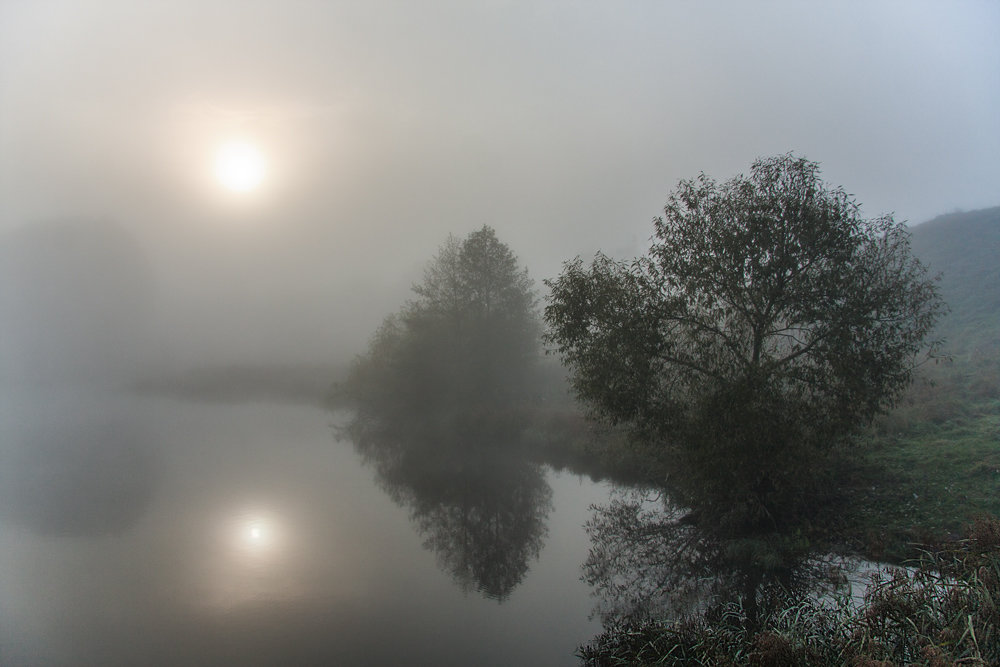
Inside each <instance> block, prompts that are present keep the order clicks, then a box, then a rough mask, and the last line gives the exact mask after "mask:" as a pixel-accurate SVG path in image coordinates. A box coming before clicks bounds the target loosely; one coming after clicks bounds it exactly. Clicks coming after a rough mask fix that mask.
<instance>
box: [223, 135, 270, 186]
mask: <svg viewBox="0 0 1000 667" xmlns="http://www.w3.org/2000/svg"><path fill="white" fill-rule="evenodd" d="M214 171H215V177H216V178H217V179H218V181H219V183H220V184H222V186H223V187H225V188H227V189H229V190H232V191H234V192H248V191H250V190H255V189H256V188H257V187H258V186H259V185H260V184H261V183H262V182H263V180H264V176H265V174H266V173H267V162H266V161H265V159H264V155H263V154H262V153H261V152H260V150H259V149H258V148H257V147H256V146H254V145H253V144H252V143H249V142H246V141H231V142H229V143H227V144H224V145H223V146H221V147H220V148H219V149H218V151H216V154H215V163H214Z"/></svg>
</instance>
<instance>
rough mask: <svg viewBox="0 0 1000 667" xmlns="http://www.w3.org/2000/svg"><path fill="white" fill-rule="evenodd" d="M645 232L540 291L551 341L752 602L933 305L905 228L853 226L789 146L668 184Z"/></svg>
mask: <svg viewBox="0 0 1000 667" xmlns="http://www.w3.org/2000/svg"><path fill="white" fill-rule="evenodd" d="M654 230H655V234H654V237H653V243H652V246H651V248H650V250H649V253H648V255H647V256H645V257H641V258H639V259H637V260H635V261H633V262H631V263H625V262H620V261H615V260H612V259H610V258H608V257H606V256H604V255H601V254H599V255H598V256H597V257H596V258H595V260H594V262H593V263H592V264H591V265H590V266H589V267H586V266H584V264H583V262H582V261H581V260H580V259H579V258H577V259H575V260H573V261H570V262H568V263H567V264H566V265H565V266H564V270H563V273H562V274H561V275H560V276H559V277H558V278H557V279H555V280H553V281H548V282H547V283H546V284H547V285H548V286H549V288H550V289H551V295H550V302H549V304H548V306H547V307H546V309H545V319H546V321H547V323H548V325H549V327H550V330H549V333H548V341H549V342H551V343H554V344H555V345H556V346H557V347H558V350H559V352H560V353H561V355H562V356H563V358H564V360H565V362H566V363H567V364H568V366H569V367H570V370H571V373H572V376H573V379H572V382H573V387H574V389H575V391H576V392H577V394H578V396H579V397H580V398H581V399H583V400H584V401H585V402H586V403H587V405H588V406H589V407H590V408H591V409H592V412H593V413H594V414H595V415H596V416H597V417H599V418H602V419H604V420H606V421H608V422H611V423H613V424H618V425H622V426H624V427H626V428H627V429H628V430H629V431H630V432H631V433H632V435H633V436H634V438H635V440H636V441H637V442H639V443H641V444H643V445H644V446H646V447H647V448H648V449H649V451H651V452H653V453H654V454H655V456H656V457H657V459H658V460H659V461H660V462H662V464H663V467H664V469H665V470H667V472H668V475H669V476H668V478H667V480H666V484H667V486H668V489H669V491H670V493H671V496H672V499H673V501H674V502H676V503H678V504H680V505H681V506H683V507H686V508H688V510H689V512H688V513H687V514H686V515H685V516H684V519H683V520H684V521H685V522H687V523H689V524H692V525H697V526H698V527H699V529H700V532H701V534H702V535H704V536H707V537H708V538H710V539H715V540H718V541H719V542H720V543H722V544H724V547H725V548H724V549H723V551H722V552H723V553H724V554H726V558H727V560H728V562H729V563H730V564H731V565H732V566H733V567H734V568H737V569H738V570H739V571H740V572H742V573H743V574H744V575H745V576H744V580H745V583H746V588H745V592H744V597H745V602H747V603H748V604H751V605H753V604H755V601H756V591H757V589H758V588H759V585H760V583H761V578H762V577H766V576H771V575H774V576H778V575H781V574H782V573H785V574H787V573H788V571H789V570H790V568H792V567H793V566H794V565H795V564H796V563H799V562H801V559H802V558H803V556H804V554H806V553H808V551H809V550H810V548H811V545H810V542H809V539H810V538H814V537H815V536H816V535H817V534H818V533H819V532H821V531H817V530H816V528H817V522H818V521H820V520H821V516H822V515H821V510H822V509H824V508H829V507H831V506H830V505H829V504H826V503H825V501H826V500H828V499H829V498H828V496H829V495H830V492H831V491H833V489H831V488H830V485H831V483H832V482H833V477H834V475H835V474H836V473H837V472H838V470H837V467H836V466H835V462H836V454H837V453H838V452H840V451H841V449H842V447H843V446H844V445H845V444H846V443H849V442H850V441H851V439H852V436H854V435H856V434H857V433H858V432H859V429H861V428H863V427H864V426H866V425H867V424H868V423H869V422H870V421H871V419H872V418H873V417H874V416H875V415H876V414H878V413H880V412H883V411H885V410H886V409H887V408H889V407H890V406H891V405H892V404H893V402H894V401H895V400H896V398H897V397H898V396H899V395H900V392H901V391H902V390H903V389H904V388H905V387H906V386H907V384H908V383H909V382H910V380H911V378H912V376H913V372H914V368H915V364H916V362H917V359H918V355H919V354H920V353H921V352H922V351H924V350H925V349H928V347H927V346H926V345H925V338H926V336H927V334H928V332H929V331H930V330H931V328H932V327H933V325H934V323H935V321H936V319H937V318H938V316H939V315H940V314H941V313H942V310H943V308H944V306H943V303H942V301H941V300H940V298H939V296H938V294H937V290H936V287H935V283H934V281H933V280H931V279H929V278H928V277H927V274H926V270H925V268H924V267H923V266H922V265H921V264H920V263H919V262H918V261H917V260H916V259H914V258H913V256H912V255H911V253H910V247H909V233H908V232H907V229H906V227H905V225H903V224H901V223H896V222H894V220H893V219H892V217H891V216H883V217H879V218H875V219H863V218H862V217H861V215H860V211H859V207H858V205H857V204H856V203H855V201H854V200H853V199H852V197H851V196H850V195H848V194H846V193H845V192H844V190H843V189H842V188H830V187H828V186H826V185H825V184H824V183H823V182H822V181H821V179H820V177H819V166H818V165H817V164H816V163H814V162H810V161H808V160H805V159H802V158H798V157H795V156H792V155H783V156H778V157H772V158H768V159H759V160H757V161H756V162H754V164H753V165H752V167H751V169H750V174H749V176H742V175H741V176H738V177H736V178H733V179H731V180H729V181H727V182H725V183H721V184H720V183H717V182H716V181H714V180H712V179H711V178H709V177H707V176H705V175H701V176H700V177H698V178H697V179H694V180H685V181H681V182H680V184H679V185H678V187H677V189H676V191H675V192H674V193H673V194H672V195H671V196H670V198H669V200H668V202H667V204H666V206H665V208H664V215H663V216H662V217H659V218H656V219H655V220H654ZM933 347H934V346H933V345H931V346H930V348H933ZM821 502H822V504H820V503H821Z"/></svg>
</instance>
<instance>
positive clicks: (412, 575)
mask: <svg viewBox="0 0 1000 667" xmlns="http://www.w3.org/2000/svg"><path fill="white" fill-rule="evenodd" d="M998 28H1000V5H998V4H997V3H995V2H987V1H985V0H984V1H982V2H971V1H970V2H950V3H936V2H911V1H899V2H883V1H876V2H864V3H862V2H840V3H827V4H824V5H820V4H818V3H802V2H793V1H787V2H778V1H775V2H757V3H743V2H735V1H732V2H714V3H693V2H679V1H678V2H671V1H666V0H655V1H654V0H634V1H631V2H564V1H562V0H559V1H555V2H544V3H539V2H527V1H521V0H510V1H505V0H489V1H488V2H457V1H456V2H451V1H444V0H434V1H433V2H420V3H415V2H403V1H400V0H377V1H374V2H364V3H347V2H318V1H316V2H313V1H306V0H286V1H285V2H280V3H279V2H265V1H263V0H229V1H225V0H199V1H198V2H194V1H193V0H174V1H173V2H162V3H136V2H131V1H128V0H95V1H93V2H79V1H77V0H6V1H5V2H3V3H0V662H2V663H5V664H7V663H9V664H67V665H72V664H137V663H143V664H184V663H196V662H203V663H204V662H207V663H216V664H226V663H240V664H251V663H253V664H280V663H282V662H284V663H285V664H291V663H299V664H309V663H312V664H327V663H330V662H331V661H335V660H340V661H343V662H344V664H362V663H367V664H400V663H402V662H404V661H405V662H407V663H408V664H421V663H423V664H448V663H451V664H491V663H492V664H530V663H532V662H533V661H539V660H540V661H541V663H540V664H560V663H563V664H571V663H572V662H573V660H574V659H573V656H572V651H573V648H574V647H575V646H577V645H579V644H580V643H582V642H585V641H587V640H588V639H589V638H590V637H592V636H593V635H594V634H595V633H596V632H597V631H598V625H597V623H596V621H594V619H592V618H588V616H587V610H588V608H589V607H590V594H589V591H588V590H587V588H586V586H585V585H584V584H582V583H581V582H580V581H579V564H580V563H581V562H582V561H583V555H584V553H585V552H586V548H587V538H586V535H585V534H584V532H583V530H582V524H583V522H584V521H585V520H586V519H587V512H588V510H587V508H588V507H589V506H590V505H591V503H600V502H602V501H604V500H606V499H607V497H608V493H609V485H608V484H606V483H603V482H597V481H593V480H590V479H584V478H578V477H575V476H573V475H570V474H568V473H565V472H557V471H555V470H553V469H552V468H551V467H546V466H543V465H541V464H539V463H538V462H537V461H532V462H530V463H529V462H527V461H524V460H517V461H509V460H507V459H506V458H504V457H503V456H498V455H497V453H496V452H493V451H489V452H488V454H484V451H485V450H482V449H478V447H480V445H483V443H480V442H467V441H466V440H465V439H463V438H462V436H456V437H455V438H454V440H455V441H454V442H451V441H450V440H449V442H448V443H447V447H446V446H445V445H444V444H443V443H442V442H439V441H437V440H434V438H428V439H427V441H426V442H425V441H418V440H416V439H415V440H414V442H403V443H402V444H401V443H400V442H398V441H395V440H391V439H390V440H389V441H388V442H377V443H375V444H371V443H368V444H365V443H362V442H353V443H351V442H341V443H337V442H335V439H334V436H333V431H332V429H331V428H330V427H331V422H336V421H337V420H338V419H340V418H343V415H342V414H340V415H337V414H335V415H333V416H331V415H330V414H329V413H328V412H325V411H322V410H320V409H317V408H318V407H319V406H318V405H316V404H317V403H319V402H321V401H322V399H323V396H324V394H325V392H326V390H327V388H328V386H329V384H330V383H332V382H333V381H335V380H337V379H339V377H340V375H339V374H340V373H342V371H343V369H344V368H345V367H346V364H347V363H348V362H349V361H350V360H351V359H352V358H353V357H354V356H355V355H357V354H360V353H362V352H363V351H364V350H365V346H366V344H367V341H368V340H369V338H370V337H371V336H372V334H373V333H374V332H375V330H376V328H377V327H378V325H379V323H380V322H381V321H382V319H383V318H384V317H385V316H386V315H387V314H389V313H392V312H394V311H396V310H397V309H398V308H399V307H400V306H401V305H402V304H403V303H405V302H406V300H407V299H409V298H411V297H412V293H411V287H412V285H413V284H414V283H416V282H418V281H420V280H421V278H422V276H423V271H424V269H425V267H426V266H427V264H428V262H429V261H431V260H432V258H433V257H434V256H435V253H436V252H437V249H438V248H439V247H440V246H441V244H442V243H443V242H445V240H446V239H447V238H448V236H449V235H450V234H451V235H455V236H456V237H458V238H461V237H464V236H466V235H467V234H469V233H470V232H472V231H474V230H479V229H481V228H483V226H484V225H488V226H490V227H492V228H493V229H495V231H496V235H497V237H498V238H499V239H500V240H501V241H502V242H503V243H505V244H507V245H508V246H509V247H510V248H511V249H512V250H513V252H514V253H515V254H516V255H517V256H518V259H519V261H520V263H521V265H523V266H525V267H527V269H528V271H529V273H530V275H531V277H532V278H533V279H534V280H535V284H536V286H537V287H538V289H539V296H540V297H541V298H542V299H544V284H543V281H544V280H545V279H547V278H552V277H555V276H556V275H557V274H558V272H559V271H560V267H561V266H562V263H563V262H564V261H566V260H569V259H571V258H573V257H574V256H577V255H582V256H585V257H587V256H590V255H592V254H593V253H594V252H596V251H598V250H600V251H603V252H605V253H607V254H608V255H611V256H613V257H621V258H625V257H632V256H635V255H637V254H640V253H642V252H643V251H644V250H645V248H646V244H647V241H648V239H649V237H650V235H651V233H652V228H651V225H650V221H651V219H652V218H653V217H654V216H656V215H658V213H659V212H660V211H661V209H662V206H663V204H664V203H665V201H666V199H667V197H668V195H669V193H670V192H671V191H672V190H673V188H674V186H675V185H676V183H677V181H678V180H679V179H683V178H692V177H695V176H697V175H698V174H699V173H702V172H704V173H707V174H709V175H711V176H714V177H716V178H718V179H720V180H722V179H727V178H729V177H731V176H734V175H736V174H737V173H740V172H741V171H745V170H747V169H748V168H749V165H750V164H751V162H752V161H753V160H754V159H755V158H757V157H760V156H768V155H776V154H783V153H788V152H795V153H796V154H798V155H802V156H805V157H807V158H809V159H811V160H816V161H818V162H820V163H821V165H822V169H823V176H824V178H825V179H826V180H827V181H828V182H830V183H832V184H834V185H843V186H844V187H845V188H846V189H847V190H848V191H849V192H851V193H853V194H854V195H855V196H856V197H857V200H858V201H859V202H860V203H861V204H862V206H863V211H864V213H865V214H867V215H870V216H877V215H881V214H884V213H890V212H894V213H895V215H896V218H897V219H899V220H907V221H910V222H911V223H919V222H922V221H925V220H928V219H930V218H932V217H933V216H935V215H938V214H942V213H947V212H950V211H954V210H957V209H966V210H968V209H976V208H982V207H987V206H994V205H996V204H997V203H998V201H997V199H998V194H997V187H996V186H997V183H1000V161H998V160H997V155H1000V123H998V122H997V118H1000V41H998V40H997V39H996V35H997V31H998ZM234 140H238V141H242V142H246V143H247V144H249V145H250V146H252V147H253V148H254V149H255V150H257V151H259V152H260V154H261V156H262V158H263V167H262V172H261V173H260V174H255V173H251V174H247V173H238V174H236V175H235V176H234V175H232V174H230V175H229V176H232V177H233V178H235V185H236V187H232V185H233V181H232V179H230V187H228V188H227V187H225V184H224V183H220V178H219V175H218V174H217V173H215V172H214V170H216V169H217V165H216V164H215V162H214V160H215V156H216V154H217V151H218V150H219V148H220V147H221V146H223V145H224V144H225V143H226V142H230V141H234ZM237 168H238V169H245V168H246V167H245V165H244V166H238V167H237ZM258 176H259V183H257V182H256V179H257V178H258ZM222 180H223V181H226V180H227V179H226V178H223V179H222ZM251 181H252V182H251ZM244 184H246V185H245V187H244ZM220 379H221V381H222V382H223V384H226V383H228V384H227V385H226V386H220V385H219V384H218V383H219V382H220ZM220 397H221V398H225V399H226V400H224V401H218V400H217V399H219V398H220ZM274 398H280V399H281V401H274V400H272V399H274ZM191 399H196V400H191ZM205 399H212V401H209V400H205ZM289 399H294V400H289ZM298 399H304V400H298ZM307 403H312V405H307ZM470 451H471V452H472V454H471V457H470V458H468V459H467V458H466V457H467V456H470V455H469V452H470ZM401 452H402V453H401ZM458 452H461V454H459V453H458ZM500 603H502V605H501V604H500ZM385 628H392V632H393V633H394V634H391V635H390V634H388V633H387V632H384V631H383V630H384V629H385ZM333 629H335V631H334V630H333ZM387 637H389V638H390V639H387ZM417 646H419V649H415V648H414V647H417Z"/></svg>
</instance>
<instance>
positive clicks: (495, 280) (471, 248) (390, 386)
mask: <svg viewBox="0 0 1000 667" xmlns="http://www.w3.org/2000/svg"><path fill="white" fill-rule="evenodd" d="M413 291H414V293H415V294H416V298H415V299H413V300H412V301H410V302H409V303H407V304H406V305H405V306H404V307H403V308H402V309H401V310H400V311H399V312H398V313H396V314H394V315H391V316H389V317H387V318H386V319H385V321H384V322H383V323H382V326H381V327H380V328H379V330H378V331H377V332H376V333H375V335H374V337H373V338H372V340H371V342H370V344H369V349H368V352H367V354H366V355H364V356H363V357H361V358H359V359H358V360H357V362H356V363H355V364H354V366H353V368H352V370H351V372H350V374H349V377H348V378H347V380H346V381H345V382H344V383H343V384H342V385H340V386H339V387H338V388H337V395H338V397H339V398H340V399H341V400H347V401H350V402H351V403H352V404H353V405H354V407H356V409H357V410H358V414H359V417H361V418H371V417H390V416H391V417H392V418H393V419H397V420H398V419H400V418H401V417H404V416H410V417H413V418H414V419H419V420H420V421H421V422H423V423H431V422H433V421H434V420H435V419H440V420H442V421H443V422H445V423H452V424H454V422H456V421H463V420H465V421H470V420H479V419H482V418H484V416H487V415H490V414H493V415H501V414H503V413H504V412H505V411H507V410H510V409H511V408H513V407H514V406H515V405H516V404H518V403H519V402H522V401H524V400H525V396H526V395H527V392H528V391H529V390H530V384H531V383H530V380H531V374H532V372H533V369H534V366H535V362H536V360H537V357H538V352H539V336H540V325H539V318H538V313H537V310H536V305H537V301H536V298H535V294H534V290H533V283H532V281H531V279H530V278H529V277H528V273H527V270H526V269H523V268H521V267H520V266H519V264H518V262H517V258H516V257H515V256H514V254H513V253H512V252H511V250H510V248H508V247H507V246H506V245H505V244H504V243H502V242H500V240H499V239H497V236H496V233H495V232H494V231H493V229H491V228H490V227H483V228H482V229H480V230H479V231H476V232H473V233H472V234H470V235H469V236H468V237H466V238H465V239H464V240H461V241H459V240H458V239H456V238H454V237H449V238H448V240H447V241H446V242H445V243H444V245H442V246H441V248H440V250H439V251H438V254H437V256H436V257H435V258H434V260H433V261H432V262H431V263H430V264H429V265H428V267H427V269H426V271H425V273H424V279H423V282H421V283H420V284H418V285H415V286H414V287H413Z"/></svg>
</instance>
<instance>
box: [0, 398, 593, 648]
mask: <svg viewBox="0 0 1000 667" xmlns="http://www.w3.org/2000/svg"><path fill="white" fill-rule="evenodd" d="M3 410H4V414H3V422H2V424H3V429H4V437H3V440H2V442H0V500H2V505H0V507H2V508H3V509H2V512H0V619H2V620H0V664H4V665H80V664H85V665H96V664H101V665H119V664H120V665H133V664H144V665H151V664H163V665H178V664H250V665H254V664H275V665H277V664H281V665H307V664H343V665H403V664H405V665H515V664H516V665H571V664H576V663H577V659H576V658H575V657H574V655H573V653H574V650H575V649H576V647H577V646H578V645H579V644H581V643H584V642H586V641H588V640H590V639H591V638H592V637H593V636H594V635H595V634H597V633H598V632H599V631H600V625H599V623H598V622H597V621H596V620H590V619H589V615H590V611H591V608H592V607H593V604H594V603H593V600H592V598H591V596H590V590H589V589H588V587H587V585H586V584H585V583H583V582H582V581H580V573H581V571H580V566H581V564H582V562H583V561H584V559H585V558H586V555H587V551H588V549H589V540H588V537H587V534H586V532H585V531H584V529H583V523H584V522H585V521H586V520H587V519H588V517H589V514H590V512H589V510H588V507H589V506H590V505H591V504H593V503H605V502H607V500H608V498H609V495H610V493H611V486H610V485H608V484H603V483H595V482H592V481H590V480H589V479H586V478H580V477H578V476H575V475H572V474H569V473H565V472H555V471H552V470H550V469H548V468H543V467H539V466H535V465H532V464H527V463H524V462H523V461H521V462H506V463H500V462H498V461H493V460H489V461H486V462H485V463H484V462H482V461H480V463H478V464H476V463H467V462H462V463H461V464H449V463H447V462H446V461H445V462H440V465H439V463H437V462H434V461H433V460H432V461H430V462H429V463H427V464H425V466H424V467H426V468H433V469H432V470H428V471H425V472H428V473H429V476H427V477H420V476H416V477H414V476H412V475H411V473H412V468H413V467H414V466H413V465H406V464H402V463H400V462H399V458H398V457H396V456H395V455H393V454H391V453H389V454H385V455H372V454H371V452H367V453H366V452H362V451H360V449H359V448H357V447H355V446H354V445H353V444H352V443H351V442H345V441H337V440H336V439H335V438H334V435H333V429H332V427H331V424H332V423H333V422H334V421H335V420H336V419H338V416H337V415H332V414H331V413H329V412H326V411H324V410H322V409H320V408H317V407H311V406H306V405H292V404H282V403H276V402H275V403H268V402H257V403H231V404H229V403H218V402H216V403H195V402H186V401H183V400H175V399H170V398H163V397H131V396H107V397H102V396H90V395H86V394H82V395H73V394H69V393H67V394H65V395H59V393H58V392H49V393H43V394H40V395H38V396H34V397H30V398H29V397H26V396H24V395H19V396H18V397H17V398H16V399H10V398H9V399H8V400H6V401H5V403H4V405H3ZM342 417H343V416H342V415H341V416H340V418H342ZM417 467H419V466H417ZM493 472H497V475H499V476H497V475H494V474H493Z"/></svg>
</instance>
